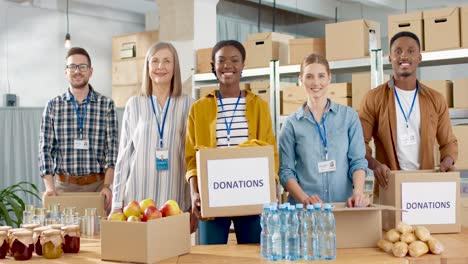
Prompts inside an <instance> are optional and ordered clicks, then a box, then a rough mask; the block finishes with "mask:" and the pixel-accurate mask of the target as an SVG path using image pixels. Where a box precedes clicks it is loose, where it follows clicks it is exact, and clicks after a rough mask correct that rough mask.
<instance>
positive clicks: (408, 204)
mask: <svg viewBox="0 0 468 264" xmlns="http://www.w3.org/2000/svg"><path fill="white" fill-rule="evenodd" d="M388 180H389V182H388V188H387V189H383V188H380V203H381V204H384V205H390V206H394V207H395V208H397V209H403V210H406V211H405V212H402V211H384V212H383V215H382V219H383V223H382V225H383V229H384V230H390V229H392V228H394V227H395V226H396V225H397V224H398V223H400V222H405V223H407V224H410V225H424V226H425V227H427V228H428V229H429V231H431V233H435V234H437V233H459V232H460V231H461V211H460V205H461V202H460V173H459V172H435V171H392V172H391V173H389V174H388Z"/></svg>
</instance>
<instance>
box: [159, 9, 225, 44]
mask: <svg viewBox="0 0 468 264" xmlns="http://www.w3.org/2000/svg"><path fill="white" fill-rule="evenodd" d="M156 4H157V5H158V7H159V11H158V16H159V30H160V33H159V38H160V39H162V40H165V41H180V40H189V41H192V40H193V39H194V31H195V30H194V28H195V26H194V25H193V23H194V14H195V13H196V11H195V1H173V0H156ZM200 30H203V29H200ZM214 34H216V33H214ZM211 36H212V35H211ZM214 36H215V38H214V40H216V35H214Z"/></svg>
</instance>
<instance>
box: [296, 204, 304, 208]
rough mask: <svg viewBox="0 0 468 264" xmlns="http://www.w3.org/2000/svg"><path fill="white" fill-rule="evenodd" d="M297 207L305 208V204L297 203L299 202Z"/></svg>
mask: <svg viewBox="0 0 468 264" xmlns="http://www.w3.org/2000/svg"><path fill="white" fill-rule="evenodd" d="M296 208H297V209H304V205H303V204H301V203H297V204H296Z"/></svg>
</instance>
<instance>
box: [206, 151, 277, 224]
mask: <svg viewBox="0 0 468 264" xmlns="http://www.w3.org/2000/svg"><path fill="white" fill-rule="evenodd" d="M197 173H198V189H199V192H200V201H201V215H202V217H205V218H206V217H222V216H242V215H258V214H261V213H262V210H263V204H265V203H270V202H273V201H275V199H276V198H275V195H276V192H275V188H276V187H275V186H276V184H275V160H274V151H273V146H262V147H226V148H212V149H201V150H199V151H198V152H197Z"/></svg>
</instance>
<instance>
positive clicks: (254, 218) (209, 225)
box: [185, 40, 278, 245]
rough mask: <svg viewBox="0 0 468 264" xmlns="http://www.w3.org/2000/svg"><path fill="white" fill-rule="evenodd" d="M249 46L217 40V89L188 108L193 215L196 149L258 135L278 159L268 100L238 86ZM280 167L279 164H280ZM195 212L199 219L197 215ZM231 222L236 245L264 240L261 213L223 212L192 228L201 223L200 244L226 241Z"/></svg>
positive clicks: (197, 207) (214, 64) (187, 158)
mask: <svg viewBox="0 0 468 264" xmlns="http://www.w3.org/2000/svg"><path fill="white" fill-rule="evenodd" d="M245 56H246V54H245V49H244V47H243V46H242V44H241V43H239V42H238V41H235V40H225V41H220V42H218V43H217V44H216V45H215V46H214V47H213V51H212V55H211V59H212V68H213V73H214V74H215V75H216V77H217V78H218V81H219V90H215V91H213V92H212V93H210V94H208V95H206V96H205V97H203V98H200V99H199V100H198V101H196V102H195V103H194V104H193V105H192V108H191V109H190V113H189V117H188V121H187V134H186V141H185V161H186V163H187V173H186V178H187V181H188V182H189V183H190V190H191V198H192V216H194V218H193V219H194V220H196V219H198V218H200V195H199V193H198V184H197V164H196V159H195V153H196V150H197V149H198V148H200V147H209V148H216V147H223V146H236V145H239V144H241V143H243V142H245V141H247V140H252V139H257V140H261V141H264V142H266V143H268V144H270V145H273V146H274V149H275V160H276V163H278V159H277V157H278V155H277V148H276V141H275V136H274V134H273V129H272V122H271V116H270V110H269V107H268V104H267V103H266V102H265V101H263V100H262V99H260V98H259V97H258V96H256V95H254V94H253V93H251V92H250V91H247V90H243V91H241V89H240V79H241V73H242V70H243V69H244V62H245ZM276 168H277V166H276ZM195 217H196V218H195ZM231 221H232V222H233V223H234V228H235V231H236V237H237V242H238V244H246V243H259V242H260V231H261V228H260V217H259V216H258V215H251V216H239V217H219V218H215V219H212V220H207V221H198V223H197V221H192V225H191V228H192V231H193V230H194V229H196V225H197V224H198V227H199V234H200V244H202V245H207V244H226V243H227V239H228V234H229V227H230V226H231Z"/></svg>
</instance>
